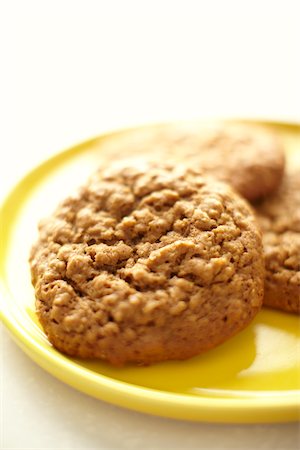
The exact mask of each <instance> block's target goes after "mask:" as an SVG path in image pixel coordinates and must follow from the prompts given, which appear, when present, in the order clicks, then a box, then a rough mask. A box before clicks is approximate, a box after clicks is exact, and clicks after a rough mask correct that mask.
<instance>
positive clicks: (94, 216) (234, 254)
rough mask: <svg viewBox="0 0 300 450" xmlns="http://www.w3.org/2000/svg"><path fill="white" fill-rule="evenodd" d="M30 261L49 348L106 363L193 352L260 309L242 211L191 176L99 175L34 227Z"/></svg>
mask: <svg viewBox="0 0 300 450" xmlns="http://www.w3.org/2000/svg"><path fill="white" fill-rule="evenodd" d="M30 264H31V272H32V282H33V285H34V287H35V295H36V309H37V314H38V317H39V319H40V321H41V323H42V325H43V327H44V330H45V332H46V333H47V335H48V337H49V340H50V341H51V342H52V344H53V345H54V346H55V347H56V348H58V349H59V350H61V351H62V352H65V353H67V354H69V355H74V356H79V357H84V358H101V359H105V360H108V361H110V362H111V363H113V364H115V365H122V364H124V363H126V362H130V361H131V362H137V363H143V364H149V363H153V362H157V361H162V360H168V359H185V358H189V357H192V356H194V355H197V354H199V353H201V352H203V351H205V350H207V349H209V348H212V347H215V346H216V345H218V344H220V343H222V342H223V341H225V340H226V339H228V338H229V337H231V336H233V335H234V334H236V333H237V332H238V331H240V330H242V329H243V328H244V327H245V326H246V325H247V324H249V322H250V321H251V320H252V319H253V317H254V316H255V315H256V313H257V312H258V311H259V309H260V307H261V304H262V297H263V283H264V263H263V256H262V242H261V234H260V231H259V229H258V226H257V223H256V221H255V218H254V215H253V213H252V210H251V209H250V207H249V206H248V204H247V203H246V202H245V201H244V200H242V199H241V198H240V197H239V196H238V195H237V194H235V193H234V192H233V191H232V190H231V189H230V187H229V186H227V185H225V184H223V183H219V182H216V181H214V180H210V179H206V178H204V177H203V176H202V175H201V174H200V173H199V172H197V171H193V170H192V169H185V168H180V167H172V166H169V167H165V168H157V167H154V166H152V167H148V168H146V169H144V170H142V169H136V168H127V169H124V170H122V171H120V172H111V173H109V172H104V173H101V172H98V173H97V174H95V175H94V176H93V177H92V178H91V180H90V181H89V182H88V183H87V184H86V186H84V187H83V188H81V190H80V191H79V193H78V194H77V195H76V196H74V197H72V198H68V199H67V200H65V201H64V202H63V203H62V204H61V205H60V206H59V207H58V209H57V210H56V212H55V213H54V215H53V216H52V217H50V218H49V219H47V220H45V221H44V222H42V223H41V225H40V236H39V240H38V242H37V243H36V245H35V246H34V248H33V249H32V253H31V258H30Z"/></svg>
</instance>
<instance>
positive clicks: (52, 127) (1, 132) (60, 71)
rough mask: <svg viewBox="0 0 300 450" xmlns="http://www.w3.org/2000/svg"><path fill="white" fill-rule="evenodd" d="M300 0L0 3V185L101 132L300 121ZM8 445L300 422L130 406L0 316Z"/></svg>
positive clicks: (286, 428)
mask: <svg viewBox="0 0 300 450" xmlns="http://www.w3.org/2000/svg"><path fill="white" fill-rule="evenodd" d="M297 3H298V2H297V1H292V0H284V1H276V0H273V1H263V0H260V1H256V0H252V1H248V2H247V1H237V0H235V1H233V0H227V1H226V2H225V1H216V0H211V1H210V2H208V1H200V0H198V1H197V0H195V1H193V0H185V1H169V0H160V1H156V0H152V1H141V0H140V1H131V0H124V1H115V0H110V1H108V0H107V1H101V0H98V1H92V0H85V1H75V0H74V1H66V0H60V1H56V0H52V1H45V0H44V1H33V0H27V1H15V0H10V1H9V0H7V1H1V2H0V50H1V55H0V57H1V59H0V64H1V68H0V119H1V120H0V124H1V125H0V152H1V153H0V154H1V163H0V195H1V197H3V196H4V195H5V193H6V192H7V191H8V190H9V188H10V187H12V186H13V185H14V183H15V182H16V180H17V179H18V178H19V177H21V176H22V175H23V174H24V173H26V171H27V170H29V169H30V168H31V167H32V166H33V165H35V164H37V163H38V162H39V161H41V160H43V159H44V158H46V157H47V156H49V155H51V154H53V153H55V152H58V151H59V150H61V149H62V148H64V147H66V146H69V145H72V144H73V143H76V142H78V141H80V140H83V139H85V138H88V137H90V136H93V135H96V134H98V133H100V132H102V131H104V130H108V129H112V128H115V127H121V126H124V125H132V124H137V123H143V122H148V121H159V120H165V119H173V118H189V117H208V116H244V117H245V116H247V117H262V118H270V119H283V120H293V121H299V120H300V106H299V105H300V88H299V80H300V69H299V61H298V60H299V57H298V58H297V54H298V55H299V42H300V33H299V11H298V6H297ZM0 339H1V341H0V344H1V347H0V363H1V372H0V380H1V383H0V400H1V403H0V413H1V418H0V422H1V423H0V425H1V426H0V445H1V449H71V448H75V449H82V450H85V449H142V448H143V449H161V448H166V449H175V448H180V449H192V448H195V449H196V448H197V449H257V450H260V449H288V450H294V449H296V448H298V447H299V445H300V439H299V438H300V436H299V426H298V425H297V424H293V423H292V424H270V425H234V424H232V425H214V424H202V423H188V422H183V421H173V420H166V419H162V418H156V417H151V416H147V415H144V414H139V413H135V412H131V411H126V410H122V409H120V408H117V407H115V406H111V405H108V404H105V403H103V402H101V401H98V400H95V399H92V398H89V397H87V396H86V395H83V394H81V393H79V392H76V391H75V390H73V389H71V388H70V387H68V386H66V385H64V384H62V383H61V382H59V381H57V380H56V379H54V378H53V377H52V376H50V375H48V374H47V373H46V372H45V371H43V370H42V369H40V368H39V367H38V366H37V365H35V364H34V363H33V362H32V361H31V360H30V359H29V358H28V357H27V356H25V355H24V354H23V353H22V352H21V350H19V348H18V347H17V346H16V345H15V343H14V342H13V340H12V339H11V337H10V336H9V334H8V332H7V331H6V330H5V329H4V327H3V326H0Z"/></svg>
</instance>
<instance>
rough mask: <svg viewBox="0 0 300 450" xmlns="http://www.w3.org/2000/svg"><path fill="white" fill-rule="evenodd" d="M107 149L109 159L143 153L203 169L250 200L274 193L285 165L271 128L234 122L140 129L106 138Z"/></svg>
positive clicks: (153, 157)
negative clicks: (109, 138)
mask: <svg viewBox="0 0 300 450" xmlns="http://www.w3.org/2000/svg"><path fill="white" fill-rule="evenodd" d="M103 153H104V157H105V156H106V157H108V159H109V162H110V161H111V159H116V160H118V161H119V162H121V161H120V157H121V158H127V159H128V158H130V157H133V158H136V156H137V155H139V156H141V155H144V156H147V157H148V158H150V159H152V160H156V161H161V160H164V161H165V160H168V161H174V162H177V163H179V164H185V165H189V166H191V167H193V168H194V167H196V168H202V169H203V170H204V171H206V172H208V173H210V174H212V175H213V176H215V177H217V178H218V179H220V180H222V181H225V182H228V183H230V184H231V185H232V186H233V187H234V188H235V189H236V190H237V191H238V192H239V193H240V194H241V195H242V196H243V197H245V198H247V199H248V200H256V199H259V198H261V197H263V196H265V195H267V194H270V193H272V192H273V191H275V190H276V189H277V187H278V186H279V185H280V182H281V180H282V177H283V173H284V165H285V157H284V151H283V146H282V144H281V142H280V140H279V138H278V137H277V136H276V135H275V134H274V133H273V132H272V131H271V130H270V129H269V128H266V127H262V126H260V127H259V126H255V125H250V124H241V123H232V122H224V123H206V124H205V123H202V124H201V122H191V123H185V124H173V125H172V124H171V125H165V126H157V127H152V128H151V127H149V128H146V129H143V128H142V129H140V130H135V131H131V132H128V133H125V134H124V135H122V134H121V135H120V136H119V137H118V136H116V137H115V138H113V139H111V140H108V141H107V142H106V143H104V146H103ZM126 164H128V160H127V161H126Z"/></svg>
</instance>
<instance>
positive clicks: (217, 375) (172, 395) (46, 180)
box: [0, 123, 300, 423]
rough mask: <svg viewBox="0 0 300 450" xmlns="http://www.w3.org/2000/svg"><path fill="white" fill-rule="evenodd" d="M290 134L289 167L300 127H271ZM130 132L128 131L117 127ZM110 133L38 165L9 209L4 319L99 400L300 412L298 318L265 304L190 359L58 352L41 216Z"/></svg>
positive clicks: (146, 406)
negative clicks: (39, 287)
mask: <svg viewBox="0 0 300 450" xmlns="http://www.w3.org/2000/svg"><path fill="white" fill-rule="evenodd" d="M269 125H270V126H272V127H274V128H275V129H276V131H277V132H278V133H279V134H280V135H281V136H282V139H283V141H284V143H285V145H286V148H287V151H288V157H289V159H288V164H291V165H295V164H299V163H300V126H298V125H292V124H290V125H289V124H279V123H272V124H269ZM120 133H126V130H125V131H121V132H117V133H116V134H120ZM111 136H114V135H113V134H111V135H106V136H102V137H99V138H95V139H92V140H90V141H88V142H85V143H83V144H80V145H78V146H76V147H73V148H71V149H68V150H66V151H64V152H62V153H60V154H58V155H56V156H54V157H53V158H51V159H50V160H47V161H46V162H45V163H43V164H42V165H40V166H39V167H37V168H36V169H34V170H33V171H32V172H30V173H29V174H28V175H27V176H26V177H25V178H24V179H23V180H21V181H20V182H19V184H18V185H16V187H15V188H14V189H13V191H12V192H11V193H10V194H9V196H8V197H7V198H6V200H5V202H4V204H3V206H2V209H1V225H2V230H1V241H2V242H1V249H0V276H1V298H0V302H1V303H0V305H1V318H2V320H3V322H4V324H5V325H6V326H7V328H8V329H9V330H10V332H11V333H12V336H13V337H14V338H15V340H16V342H17V343H18V344H19V345H20V346H21V348H22V349H23V350H24V351H25V352H26V353H27V354H28V355H29V356H30V357H31V358H32V359H33V360H34V361H36V362H37V363H38V364H39V365H40V366H42V367H43V368H44V369H45V370H47V371H48V372H50V373H51V374H53V375H54V376H56V377H57V378H59V379H60V380H62V381H64V382H65V383H67V384H69V385H71V386H73V387H74V388H76V389H78V390H80V391H82V392H85V393H87V394H89V395H91V396H94V397H96V398H99V399H102V400H105V401H107V402H110V403H114V404H117V405H119V406H122V407H127V408H131V409H135V410H138V411H142V412H146V413H150V414H156V415H161V416H166V417H173V418H178V419H187V420H199V421H210V422H243V423H246V422H249V423H251V422H256V423H258V422H276V421H281V422H284V421H291V420H297V419H299V417H300V325H299V318H298V317H297V316H295V315H290V314H285V313H281V312H277V311H272V310H269V309H263V310H262V311H261V312H260V313H259V314H258V316H257V317H256V319H255V320H254V322H253V323H252V324H251V325H250V326H249V327H248V328H247V329H246V330H244V331H243V332H241V333H240V334H238V335H237V336H235V337H234V338H232V339H230V340H229V341H227V342H226V343H224V344H223V345H221V346H219V347H218V348H216V349H214V350H211V351H209V352H207V353H205V354H203V355H200V356H197V357H195V358H192V359H190V360H188V361H181V362H177V361H171V362H165V363H160V364H155V365H153V366H149V367H135V366H132V365H131V366H127V367H125V368H121V369H120V368H114V367H111V366H110V365H108V364H106V363H104V362H94V361H93V362H85V361H81V360H78V359H74V358H69V357H67V356H65V355H62V354H61V353H59V352H58V351H56V350H55V349H54V348H53V347H52V346H51V345H50V344H49V343H48V341H47V339H46V337H45V335H44V333H43V331H42V330H41V328H40V327H39V324H38V322H37V319H36V316H35V313H34V293H33V288H32V286H31V283H30V273H29V266H28V253H29V249H30V246H31V244H32V243H33V242H34V240H35V239H36V237H37V223H38V221H39V219H41V218H42V217H44V216H47V215H48V214H50V213H51V211H52V210H53V209H54V208H55V206H56V205H57V203H58V202H59V201H60V200H61V199H63V198H64V197H65V196H67V195H68V194H69V193H71V192H72V191H74V189H76V187H77V186H79V185H80V184H81V183H82V182H84V181H85V179H86V178H87V177H88V176H89V174H90V173H91V172H92V171H93V170H94V169H95V167H97V166H98V165H99V164H100V161H101V151H102V149H101V145H102V143H103V141H104V140H105V139H110V138H111Z"/></svg>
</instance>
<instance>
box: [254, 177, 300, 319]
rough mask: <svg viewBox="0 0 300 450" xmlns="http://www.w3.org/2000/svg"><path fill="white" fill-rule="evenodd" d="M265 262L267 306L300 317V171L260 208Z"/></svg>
mask: <svg viewBox="0 0 300 450" xmlns="http://www.w3.org/2000/svg"><path fill="white" fill-rule="evenodd" d="M257 212H258V219H259V223H260V224H261V227H262V230H263V244H264V252H265V260H266V281H265V296H264V304H265V305H267V306H271V307H273V308H278V309H281V310H283V311H288V312H294V313H298V314H300V170H297V171H295V172H292V173H287V174H286V175H285V178H284V180H283V183H282V185H281V187H280V189H279V190H278V192H277V193H276V194H274V195H272V196H271V197H268V198H266V199H265V200H264V201H263V202H262V203H261V204H260V205H259V206H257Z"/></svg>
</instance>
